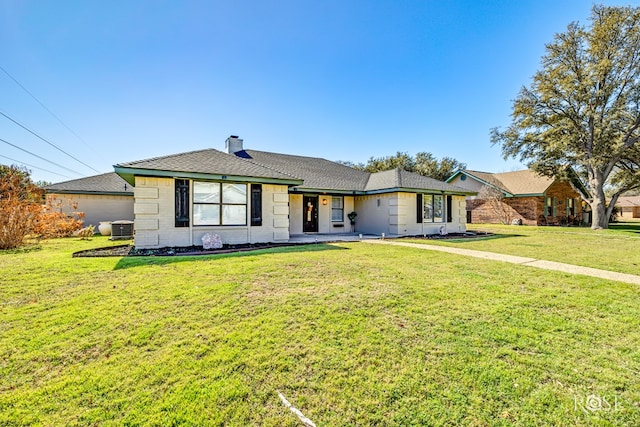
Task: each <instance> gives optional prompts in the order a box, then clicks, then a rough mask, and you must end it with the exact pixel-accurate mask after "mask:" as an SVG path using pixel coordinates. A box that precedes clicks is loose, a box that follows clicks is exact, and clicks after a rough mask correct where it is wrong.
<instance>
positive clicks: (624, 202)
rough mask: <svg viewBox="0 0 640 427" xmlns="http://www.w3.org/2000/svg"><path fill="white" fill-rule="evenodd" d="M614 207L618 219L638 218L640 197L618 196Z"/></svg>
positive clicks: (639, 216)
mask: <svg viewBox="0 0 640 427" xmlns="http://www.w3.org/2000/svg"><path fill="white" fill-rule="evenodd" d="M616 206H617V208H618V215H619V216H620V218H623V219H629V218H640V196H620V197H618V202H617V203H616Z"/></svg>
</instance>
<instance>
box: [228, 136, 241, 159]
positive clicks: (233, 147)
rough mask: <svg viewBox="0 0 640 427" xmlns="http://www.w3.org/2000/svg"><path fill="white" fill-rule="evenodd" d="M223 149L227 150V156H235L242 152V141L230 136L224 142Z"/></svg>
mask: <svg viewBox="0 0 640 427" xmlns="http://www.w3.org/2000/svg"><path fill="white" fill-rule="evenodd" d="M225 148H226V149H227V153H229V154H235V153H237V152H238V151H242V150H244V148H242V140H241V139H240V138H238V137H237V136H236V135H231V136H230V137H229V138H227V140H226V141H225Z"/></svg>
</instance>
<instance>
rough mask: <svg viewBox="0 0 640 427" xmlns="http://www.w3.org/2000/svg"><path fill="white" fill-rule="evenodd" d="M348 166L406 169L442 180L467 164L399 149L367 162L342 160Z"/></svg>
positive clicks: (376, 170) (383, 169)
mask: <svg viewBox="0 0 640 427" xmlns="http://www.w3.org/2000/svg"><path fill="white" fill-rule="evenodd" d="M340 163H343V164H345V165H347V166H351V167H353V168H356V169H359V170H363V171H366V172H382V171H386V170H391V169H396V168H400V169H404V170H406V171H409V172H415V173H417V174H419V175H424V176H428V177H430V178H434V179H437V180H440V181H444V180H446V179H447V178H449V177H450V176H451V175H453V173H454V172H455V171H457V170H458V169H464V168H466V165H465V164H464V163H462V162H459V161H458V160H456V159H454V158H451V157H443V158H442V159H440V160H438V159H437V158H435V157H434V156H433V154H431V153H427V152H420V153H417V154H416V155H415V157H414V156H412V155H410V154H408V153H403V152H400V151H398V152H397V153H396V154H395V155H392V156H385V157H370V158H369V160H368V161H367V164H364V163H358V164H354V163H352V162H344V161H343V162H340Z"/></svg>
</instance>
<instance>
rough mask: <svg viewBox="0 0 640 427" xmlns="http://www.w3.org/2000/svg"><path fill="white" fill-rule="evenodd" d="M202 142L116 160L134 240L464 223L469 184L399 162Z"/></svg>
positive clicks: (454, 227)
mask: <svg viewBox="0 0 640 427" xmlns="http://www.w3.org/2000/svg"><path fill="white" fill-rule="evenodd" d="M226 144H227V152H222V151H218V150H215V149H206V150H200V151H193V152H188V153H180V154H175V155H169V156H164V157H157V158H153V159H147V160H140V161H135V162H129V163H122V164H118V165H116V166H114V168H115V171H116V173H118V174H119V175H120V176H121V177H123V178H124V179H125V180H126V181H127V182H128V183H129V184H130V185H135V207H134V211H135V245H136V247H141V248H151V247H165V246H191V245H200V244H201V239H202V236H203V235H204V234H205V233H209V232H213V233H217V234H219V235H220V236H221V237H222V239H223V242H224V243H230V244H238V243H254V242H278V241H288V240H289V238H290V236H291V235H296V234H307V233H323V234H324V233H345V232H350V231H351V224H350V221H349V219H348V214H349V213H350V212H354V211H355V212H356V213H357V218H356V223H355V227H354V231H355V232H356V233H367V234H368V233H371V234H378V235H381V234H382V233H385V234H386V235H387V236H401V235H418V234H436V233H438V232H440V230H441V228H442V229H443V230H444V229H446V230H447V231H448V232H464V231H465V230H466V228H465V227H466V226H465V196H467V195H471V194H473V191H468V190H465V189H463V188H459V187H456V186H453V185H450V184H446V183H444V182H441V181H437V180H434V179H431V178H427V177H424V176H420V175H416V174H414V173H410V172H406V171H403V170H391V171H386V172H379V173H373V174H372V173H368V172H363V171H359V170H356V169H353V168H351V167H348V166H345V165H342V164H339V163H336V162H332V161H329V160H325V159H321V158H315V157H302V156H293V155H287V154H277V153H269V152H263V151H255V150H244V148H243V141H242V139H239V138H238V137H235V136H232V137H230V138H228V139H227V141H226Z"/></svg>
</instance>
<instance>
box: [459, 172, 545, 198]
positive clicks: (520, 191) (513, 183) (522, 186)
mask: <svg viewBox="0 0 640 427" xmlns="http://www.w3.org/2000/svg"><path fill="white" fill-rule="evenodd" d="M464 172H465V173H467V174H468V175H472V176H474V177H476V178H479V179H480V180H482V181H484V182H486V183H488V184H491V185H493V186H495V187H498V188H499V189H501V190H503V191H506V192H507V193H510V194H513V195H525V194H543V193H544V192H545V191H546V190H547V188H549V187H550V186H551V184H553V182H554V180H553V179H552V178H548V177H546V176H542V175H539V174H538V173H536V172H534V171H532V170H530V169H525V170H521V171H515V172H501V173H488V172H479V171H472V170H465V171H464Z"/></svg>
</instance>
